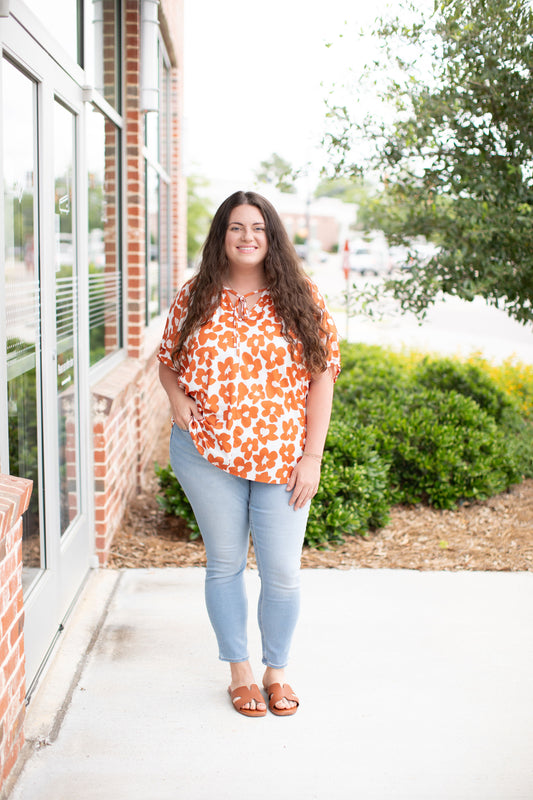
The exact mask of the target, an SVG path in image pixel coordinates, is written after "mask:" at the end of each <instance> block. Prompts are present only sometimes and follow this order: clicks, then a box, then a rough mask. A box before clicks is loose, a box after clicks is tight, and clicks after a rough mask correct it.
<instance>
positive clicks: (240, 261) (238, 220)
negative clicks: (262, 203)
mask: <svg viewBox="0 0 533 800" xmlns="http://www.w3.org/2000/svg"><path fill="white" fill-rule="evenodd" d="M225 249H226V255H227V257H228V261H229V263H230V267H231V268H232V269H238V270H240V271H242V270H246V271H254V269H257V268H258V267H262V266H263V263H264V260H265V256H266V254H267V252H268V241H267V235H266V228H265V220H264V218H263V215H262V214H261V212H260V211H259V209H258V208H256V207H255V206H249V205H245V206H236V207H235V208H234V209H233V211H232V212H231V214H230V217H229V221H228V229H227V231H226V239H225Z"/></svg>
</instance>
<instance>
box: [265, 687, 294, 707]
mask: <svg viewBox="0 0 533 800" xmlns="http://www.w3.org/2000/svg"><path fill="white" fill-rule="evenodd" d="M267 694H268V704H269V706H270V707H271V708H272V706H275V705H276V703H279V701H280V700H283V699H284V698H285V700H290V701H291V702H292V703H296V704H297V705H300V701H299V699H298V697H297V696H296V695H295V694H294V692H293V690H292V688H291V687H290V686H289V684H288V683H284V684H283V686H282V685H281V684H280V683H271V684H270V686H269V687H268V689H267Z"/></svg>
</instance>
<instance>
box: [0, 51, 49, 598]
mask: <svg viewBox="0 0 533 800" xmlns="http://www.w3.org/2000/svg"><path fill="white" fill-rule="evenodd" d="M2 88H3V133H4V164H3V168H4V226H5V227H4V230H5V245H4V264H5V278H4V280H5V303H6V323H7V353H6V357H7V392H8V445H9V464H8V466H7V468H5V467H4V469H7V470H8V471H9V473H10V474H11V475H17V476H19V477H22V478H28V479H30V480H32V481H33V492H32V495H31V500H30V506H29V508H28V510H27V511H26V513H25V514H24V516H23V535H22V561H23V588H24V590H25V591H26V589H27V588H28V587H29V585H30V583H31V582H32V580H33V578H34V577H35V575H36V574H37V573H38V572H39V569H40V567H41V537H40V485H39V471H40V470H39V466H40V452H39V427H40V425H39V422H40V420H39V408H40V367H41V343H40V319H39V293H40V291H39V290H40V286H39V262H38V257H37V253H38V247H37V242H36V240H35V235H36V231H37V226H36V218H37V188H36V187H37V165H36V163H35V156H34V153H35V152H36V149H37V148H36V146H35V141H34V137H35V136H36V130H37V127H36V117H37V115H36V86H35V84H34V83H33V81H31V80H30V79H29V78H27V77H26V76H25V75H23V74H22V73H21V72H20V71H19V70H18V69H17V68H16V67H14V66H13V65H12V64H11V63H9V62H8V61H4V62H3V87H2ZM42 566H43V567H44V563H43V564H42Z"/></svg>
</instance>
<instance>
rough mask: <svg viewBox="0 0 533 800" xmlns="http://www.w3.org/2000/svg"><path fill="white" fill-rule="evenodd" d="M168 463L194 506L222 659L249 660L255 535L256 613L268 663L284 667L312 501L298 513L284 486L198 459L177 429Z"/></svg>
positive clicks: (188, 440) (189, 441)
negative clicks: (248, 570) (247, 581)
mask: <svg viewBox="0 0 533 800" xmlns="http://www.w3.org/2000/svg"><path fill="white" fill-rule="evenodd" d="M170 463H171V465H172V469H173V470H174V473H175V475H176V477H177V479H178V481H179V482H180V484H181V486H182V487H183V490H184V492H185V494H186V495H187V497H188V499H189V502H190V504H191V506H192V508H193V511H194V514H195V517H196V521H197V522H198V527H199V528H200V531H201V534H202V538H203V540H204V544H205V550H206V556H207V569H206V581H205V598H206V605H207V612H208V614H209V619H210V620H211V624H212V626H213V628H214V631H215V634H216V637H217V641H218V647H219V655H220V658H221V660H222V661H232V662H238V661H247V660H248V658H249V654H248V641H247V617H248V601H247V597H246V590H245V585H244V570H245V567H246V560H247V554H248V546H249V540H250V533H251V534H252V540H253V544H254V550H255V555H256V561H257V567H258V570H259V576H260V579H261V592H260V595H259V603H258V609H257V617H258V622H259V630H260V631H261V640H262V647H263V664H266V665H267V666H269V667H277V668H283V667H285V666H286V665H287V661H288V657H289V649H290V644H291V639H292V635H293V632H294V628H295V625H296V621H297V618H298V613H299V609H300V559H301V553H302V545H303V539H304V534H305V527H306V524H307V517H308V514H309V504H307V505H306V506H304V507H303V508H301V509H299V510H298V511H295V510H294V509H293V507H292V506H290V505H289V500H290V494H289V493H288V492H287V490H286V485H278V484H272V483H259V482H257V481H249V480H245V479H244V478H238V477H236V476H235V475H231V474H230V473H229V472H225V471H224V470H222V469H219V468H218V467H215V466H214V464H211V463H210V462H209V461H208V460H207V459H206V458H204V457H203V456H201V455H200V453H199V452H198V450H197V449H196V447H195V445H194V442H193V440H192V438H191V436H190V434H189V433H188V432H187V431H183V430H180V429H179V428H178V426H177V425H173V427H172V434H171V437H170Z"/></svg>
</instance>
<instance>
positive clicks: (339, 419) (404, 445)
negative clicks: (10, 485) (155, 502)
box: [156, 343, 533, 547]
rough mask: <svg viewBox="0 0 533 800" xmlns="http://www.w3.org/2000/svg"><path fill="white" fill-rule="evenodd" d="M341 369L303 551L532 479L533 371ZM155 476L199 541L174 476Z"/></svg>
mask: <svg viewBox="0 0 533 800" xmlns="http://www.w3.org/2000/svg"><path fill="white" fill-rule="evenodd" d="M342 362H343V370H342V372H341V375H340V377H339V379H338V381H337V386H336V389H335V395H334V402H333V413H332V419H331V424H330V428H329V432H328V436H327V440H326V446H325V450H324V459H323V464H322V477H321V483H320V488H319V491H318V493H317V495H316V497H315V499H314V500H313V503H312V505H311V510H310V514H309V522H308V525H307V532H306V542H307V544H310V545H313V546H317V547H324V546H326V545H327V543H328V542H333V543H334V542H340V541H342V539H343V538H344V536H346V535H354V534H360V535H364V534H365V533H366V532H367V531H368V530H371V529H375V528H379V527H382V526H383V525H385V524H386V523H387V521H388V518H389V510H390V506H391V505H392V504H394V503H406V504H415V503H428V504H430V505H433V506H435V507H436V508H454V507H456V506H457V505H458V504H460V503H462V502H463V501H465V500H467V499H484V498H487V497H490V496H492V495H494V494H496V493H498V492H502V491H504V490H506V489H508V488H509V487H510V486H511V485H512V484H514V483H518V482H520V481H521V480H522V479H523V478H524V477H533V422H532V420H533V414H532V408H531V402H532V399H533V369H529V368H528V367H524V365H520V364H512V363H510V362H505V365H503V366H502V368H501V373H500V372H498V367H497V366H495V365H493V364H489V363H488V362H485V361H483V360H482V359H478V360H477V361H471V360H470V361H467V362H463V361H459V360H457V359H450V358H439V357H428V356H427V355H423V354H418V353H416V352H413V351H410V352H405V353H401V352H400V353H399V352H397V351H392V350H387V349H384V348H381V347H377V346H369V345H363V344H346V343H343V345H342ZM504 371H505V373H504ZM516 387H519V389H518V388H516ZM517 395H519V396H517ZM156 472H157V475H158V478H159V483H160V487H161V489H162V492H163V494H162V496H161V498H160V500H159V501H160V503H161V505H162V506H163V508H164V509H165V510H166V511H167V512H168V513H173V514H177V515H178V516H182V517H183V518H184V519H185V521H186V522H187V524H188V525H189V528H190V530H191V536H192V537H195V536H197V535H198V528H197V526H196V522H195V520H194V515H193V514H192V510H191V509H190V506H189V504H188V501H187V499H186V497H185V495H184V493H183V491H182V490H181V487H180V486H179V484H178V482H177V480H176V478H175V477H174V475H173V473H172V470H171V468H170V467H166V468H161V467H157V468H156Z"/></svg>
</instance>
